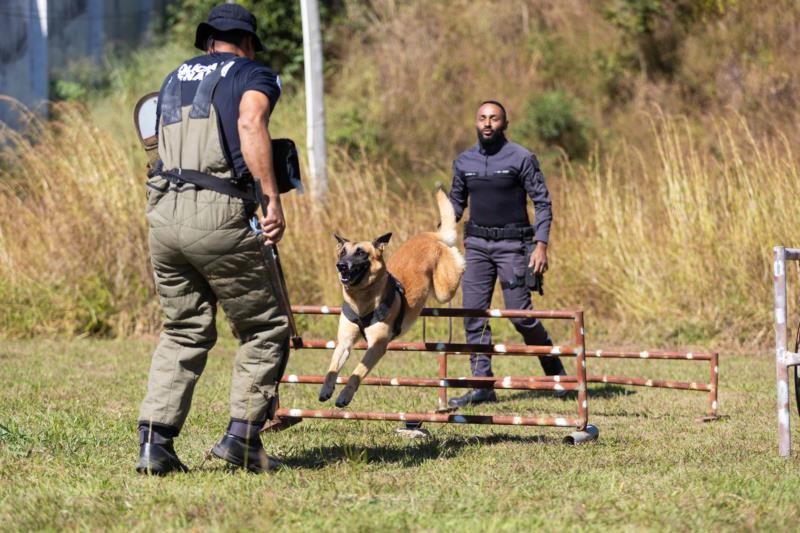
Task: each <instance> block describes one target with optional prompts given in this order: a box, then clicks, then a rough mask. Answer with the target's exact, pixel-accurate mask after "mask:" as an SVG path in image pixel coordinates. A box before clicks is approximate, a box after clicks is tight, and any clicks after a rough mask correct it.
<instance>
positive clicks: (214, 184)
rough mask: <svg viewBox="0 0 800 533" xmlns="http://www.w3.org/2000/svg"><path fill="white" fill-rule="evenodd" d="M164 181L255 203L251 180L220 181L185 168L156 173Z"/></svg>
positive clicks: (209, 175)
mask: <svg viewBox="0 0 800 533" xmlns="http://www.w3.org/2000/svg"><path fill="white" fill-rule="evenodd" d="M156 174H159V175H161V176H163V177H164V178H165V179H166V180H168V181H170V182H171V183H175V184H182V183H191V184H192V185H194V186H195V187H199V188H201V189H208V190H210V191H215V192H218V193H221V194H227V195H228V196H233V197H234V198H240V199H242V200H245V201H247V202H255V201H256V191H255V185H254V183H253V178H241V179H238V180H235V181H234V180H230V179H222V178H218V177H217V176H212V175H211V174H206V173H205V172H198V171H197V170H189V169H186V168H175V169H172V170H161V171H158V172H156Z"/></svg>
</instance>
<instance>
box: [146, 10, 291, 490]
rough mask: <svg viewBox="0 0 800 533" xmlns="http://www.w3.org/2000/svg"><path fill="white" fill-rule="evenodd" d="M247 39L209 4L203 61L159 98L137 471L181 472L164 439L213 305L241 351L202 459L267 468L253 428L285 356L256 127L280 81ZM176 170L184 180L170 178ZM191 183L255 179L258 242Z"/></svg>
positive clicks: (278, 221) (265, 410)
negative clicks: (158, 310)
mask: <svg viewBox="0 0 800 533" xmlns="http://www.w3.org/2000/svg"><path fill="white" fill-rule="evenodd" d="M255 32H256V20H255V17H253V15H251V14H250V13H249V12H248V11H247V10H245V9H244V8H242V7H241V6H238V5H235V4H224V5H220V6H217V7H215V8H214V9H212V10H211V13H210V14H209V17H208V22H206V23H201V24H200V25H199V26H198V27H197V34H196V40H195V46H196V47H197V48H199V49H201V50H204V51H205V52H206V55H201V56H199V57H195V58H193V59H189V60H188V61H186V62H184V63H183V64H181V65H180V66H179V67H178V68H177V69H176V70H175V71H173V72H172V73H170V74H169V76H167V78H166V79H165V81H164V84H163V85H162V88H161V92H160V94H159V130H158V134H159V146H158V153H159V156H160V158H161V161H162V162H163V166H162V169H163V170H164V171H165V172H164V173H162V174H161V175H156V176H153V177H151V178H150V179H149V180H148V183H147V186H148V190H147V220H148V223H149V226H150V232H149V242H150V259H151V262H152V265H153V270H154V272H155V283H156V292H157V293H158V295H159V298H160V300H161V307H162V309H163V311H164V314H165V316H166V320H165V322H164V332H163V333H162V335H161V341H160V343H159V344H158V347H157V348H156V350H155V353H154V354H153V360H152V365H151V367H150V378H149V382H148V387H147V395H146V397H145V399H144V402H143V403H142V405H141V410H140V411H139V442H140V453H139V463H138V464H137V466H136V469H137V471H139V472H140V473H147V474H159V475H163V474H167V473H169V472H173V471H181V472H185V471H187V468H186V466H185V465H184V464H183V463H182V462H181V461H180V460H179V459H178V456H177V454H176V453H175V449H174V447H173V439H174V438H175V437H177V436H178V434H179V433H180V430H181V427H182V426H183V423H184V421H185V420H186V416H187V415H188V413H189V408H190V406H191V402H192V394H193V392H194V386H195V383H197V380H198V379H199V378H200V375H201V373H202V372H203V368H204V366H205V363H206V358H207V355H208V351H209V350H210V349H211V347H212V346H213V345H214V343H215V342H216V339H217V332H216V323H215V317H216V308H217V302H219V303H220V305H222V308H223V309H224V311H225V315H226V316H227V317H228V319H229V321H230V323H231V326H232V329H233V330H234V334H235V335H236V336H237V337H238V339H239V341H240V347H239V350H238V352H237V354H236V359H235V361H234V368H233V379H232V383H231V391H230V416H231V418H230V423H229V425H228V429H227V431H226V432H225V434H224V436H223V437H222V439H221V440H220V441H219V442H218V443H217V444H215V445H214V448H213V450H212V453H213V454H214V455H215V456H217V457H219V458H221V459H224V460H226V461H228V462H229V463H231V464H233V465H236V466H239V467H244V468H247V469H248V470H250V471H253V472H264V471H266V470H269V469H273V468H275V467H276V466H277V465H278V463H277V461H275V460H274V459H272V458H270V457H267V455H266V454H265V452H264V449H263V447H262V445H261V440H260V437H259V434H258V430H259V429H260V427H261V426H262V425H263V424H264V422H265V421H266V420H267V419H268V418H270V417H271V416H272V413H273V411H274V409H275V407H276V403H277V402H276V398H277V388H278V382H279V380H280V378H281V375H282V373H283V371H284V368H285V365H286V361H287V358H288V349H289V348H288V337H289V328H288V319H287V316H286V310H285V309H283V308H281V306H280V305H279V303H278V299H277V298H276V296H275V291H276V289H275V286H276V284H277V281H276V280H275V279H273V275H272V272H274V270H272V269H270V268H268V266H267V265H266V264H265V260H269V256H266V257H267V259H265V255H264V254H263V252H264V246H265V244H266V245H269V244H273V243H276V242H278V241H279V240H280V239H281V236H282V235H283V232H284V228H285V226H286V224H285V221H284V217H283V211H282V208H281V200H280V196H279V195H278V189H277V186H276V183H275V176H274V171H273V166H272V146H271V141H270V135H269V131H268V129H267V125H268V122H269V116H270V113H271V112H272V110H273V109H274V108H275V104H276V103H277V101H278V97H279V96H280V81H279V79H278V77H277V76H276V75H275V73H274V72H272V71H271V70H270V69H268V68H266V67H264V66H262V65H260V64H258V63H256V62H254V61H253V57H254V55H255V52H257V51H259V50H262V49H263V46H262V44H261V41H259V39H258V37H257V36H256V33H255ZM191 171H196V172H195V173H192V172H191ZM181 172H182V173H183V175H184V176H186V179H185V180H183V179H180V178H179V177H176V176H180V174H181ZM192 174H194V175H195V176H197V175H201V177H203V176H204V177H205V179H209V178H211V181H212V182H214V183H217V180H219V181H225V182H227V183H224V184H223V185H226V186H228V187H230V186H233V187H235V188H236V189H241V190H243V191H246V190H249V191H252V189H253V187H252V185H253V183H252V180H253V179H254V178H255V179H260V180H261V184H262V188H263V191H264V195H265V197H266V199H267V201H268V209H267V213H266V216H264V218H262V219H261V225H262V228H263V230H264V241H263V242H262V241H260V240H259V238H258V237H257V236H256V235H255V233H254V232H253V231H252V230H251V229H250V227H249V225H248V218H249V217H250V216H251V215H252V214H253V213H254V212H255V209H256V205H255V203H254V202H253V201H245V200H242V199H240V198H237V197H235V196H231V195H229V194H223V193H221V192H216V190H213V189H214V187H210V186H206V187H199V186H197V185H193V184H192V183H190V182H189V181H190V179H189V178H190V177H191V175H192ZM223 190H224V187H223ZM252 198H255V197H254V196H252Z"/></svg>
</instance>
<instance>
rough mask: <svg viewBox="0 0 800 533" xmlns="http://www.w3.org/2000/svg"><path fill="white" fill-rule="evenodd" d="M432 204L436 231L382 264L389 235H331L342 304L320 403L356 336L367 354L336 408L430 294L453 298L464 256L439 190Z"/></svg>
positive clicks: (346, 401)
mask: <svg viewBox="0 0 800 533" xmlns="http://www.w3.org/2000/svg"><path fill="white" fill-rule="evenodd" d="M436 203H437V204H438V206H439V217H440V224H439V229H438V231H435V232H423V233H419V234H417V235H414V236H413V237H411V238H410V239H408V240H407V241H406V242H404V243H403V244H402V245H401V246H400V248H398V250H397V251H396V252H395V253H394V254H393V255H392V256H391V258H389V261H388V262H386V261H384V257H383V252H384V250H385V249H386V245H387V244H389V239H391V237H392V234H391V233H387V234H385V235H382V236H380V237H378V238H377V239H375V240H373V241H352V240H349V239H346V238H344V237H340V236H339V235H336V234H334V237H336V241H337V244H336V257H337V262H336V269H337V270H338V271H339V281H340V282H341V284H342V294H343V296H344V305H343V309H342V314H341V316H340V317H339V331H338V335H337V344H336V348H335V349H334V351H333V357H332V358H331V364H330V367H329V369H328V373H327V374H326V375H325V381H324V383H323V385H322V388H321V389H320V391H319V401H321V402H325V401H327V400H328V399H330V397H331V396H332V395H333V392H334V387H335V385H336V378H337V377H338V375H339V371H340V370H341V369H342V366H344V363H345V361H347V358H348V356H349V355H350V352H351V350H352V348H353V345H354V344H355V342H356V340H357V339H358V337H359V335H361V336H363V337H364V338H365V339H366V341H367V350H366V353H365V354H364V357H363V358H362V359H361V362H360V363H359V364H358V365H357V366H356V368H355V370H354V371H353V374H352V375H351V376H350V377H349V378H348V380H347V384H346V386H345V387H344V389H342V391H341V392H340V393H339V396H338V397H337V398H336V407H345V406H347V405H348V404H349V403H350V402H351V401H352V399H353V395H354V394H355V393H356V391H357V390H358V387H359V385H361V382H362V381H363V380H364V378H365V377H366V376H367V374H369V372H370V371H371V370H372V369H373V368H375V365H376V364H377V363H378V361H379V360H380V359H381V357H383V354H384V353H386V347H387V345H388V344H389V341H391V340H392V339H393V338H395V337H397V336H399V335H402V334H403V333H405V332H406V331H408V330H409V328H411V326H412V325H413V324H414V322H415V321H416V320H417V317H418V316H419V314H420V312H422V308H423V307H424V305H425V302H426V301H427V299H428V296H429V295H431V294H432V295H433V296H434V298H436V300H437V301H438V302H440V303H447V302H449V301H450V300H451V299H452V298H453V296H455V293H456V290H458V286H459V284H460V283H461V276H462V275H463V273H464V266H465V262H464V257H463V256H462V255H461V252H459V251H458V248H456V246H455V244H456V238H457V232H456V216H455V212H454V211H453V206H452V204H451V203H450V200H449V199H448V197H447V194H446V193H445V192H444V190H442V189H441V188H439V190H438V191H437V192H436Z"/></svg>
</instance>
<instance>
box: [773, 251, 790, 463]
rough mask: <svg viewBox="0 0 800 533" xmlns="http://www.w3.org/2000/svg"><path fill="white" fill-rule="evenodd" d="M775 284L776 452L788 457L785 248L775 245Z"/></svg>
mask: <svg viewBox="0 0 800 533" xmlns="http://www.w3.org/2000/svg"><path fill="white" fill-rule="evenodd" d="M773 281H774V285H775V371H776V376H777V389H778V454H779V455H780V456H781V457H789V454H790V453H791V451H792V435H791V432H790V427H789V420H790V418H789V367H788V366H787V365H786V363H785V362H784V352H785V351H786V346H787V334H786V319H787V313H786V249H785V248H784V247H783V246H776V247H775V263H774V265H773Z"/></svg>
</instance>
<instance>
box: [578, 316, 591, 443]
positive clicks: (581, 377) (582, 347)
mask: <svg viewBox="0 0 800 533" xmlns="http://www.w3.org/2000/svg"><path fill="white" fill-rule="evenodd" d="M575 345H576V346H577V348H578V350H577V351H578V354H577V355H576V356H575V375H576V376H577V379H578V420H579V421H580V426H579V427H578V430H580V431H583V430H585V429H586V425H587V424H588V423H589V401H588V390H587V387H586V331H585V330H584V327H583V311H576V312H575Z"/></svg>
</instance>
